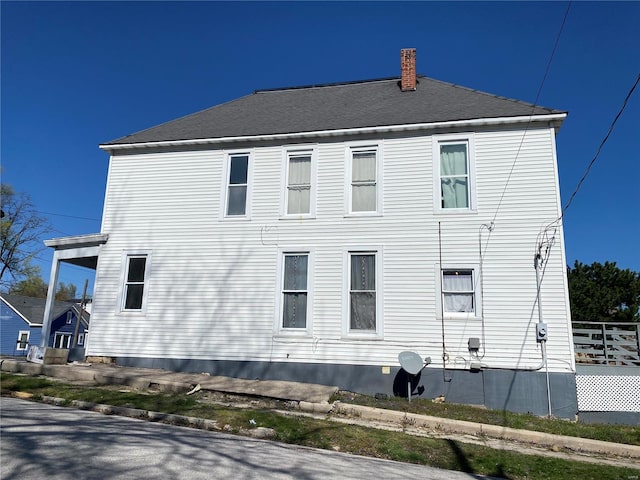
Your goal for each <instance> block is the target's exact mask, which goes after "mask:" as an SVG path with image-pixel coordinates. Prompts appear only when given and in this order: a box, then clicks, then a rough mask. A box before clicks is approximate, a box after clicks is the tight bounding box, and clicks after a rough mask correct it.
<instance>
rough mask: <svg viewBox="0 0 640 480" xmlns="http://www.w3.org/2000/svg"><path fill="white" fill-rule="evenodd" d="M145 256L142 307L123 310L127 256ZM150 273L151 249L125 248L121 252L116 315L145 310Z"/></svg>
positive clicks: (127, 267)
mask: <svg viewBox="0 0 640 480" xmlns="http://www.w3.org/2000/svg"><path fill="white" fill-rule="evenodd" d="M131 257H146V259H147V261H146V263H145V268H144V290H143V292H142V308H140V309H139V310H125V308H124V302H125V283H126V280H127V272H128V269H129V262H128V260H129V258H131ZM150 273H151V250H125V251H123V252H122V261H121V265H120V287H119V290H118V304H117V305H118V306H117V309H116V314H118V315H144V314H145V313H146V311H147V299H148V298H149V278H151V276H150Z"/></svg>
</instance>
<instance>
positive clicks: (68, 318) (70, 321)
mask: <svg viewBox="0 0 640 480" xmlns="http://www.w3.org/2000/svg"><path fill="white" fill-rule="evenodd" d="M72 323H73V313H72V312H67V325H71V324H72Z"/></svg>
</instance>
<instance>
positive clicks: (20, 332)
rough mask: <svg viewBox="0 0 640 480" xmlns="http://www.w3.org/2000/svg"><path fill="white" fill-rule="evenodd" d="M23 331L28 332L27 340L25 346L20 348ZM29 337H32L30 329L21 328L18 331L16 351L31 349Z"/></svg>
mask: <svg viewBox="0 0 640 480" xmlns="http://www.w3.org/2000/svg"><path fill="white" fill-rule="evenodd" d="M23 333H26V334H27V342H26V344H25V347H24V348H20V338H21V337H22V334H23ZM29 337H31V332H30V331H29V330H20V331H19V332H18V338H17V339H16V351H18V352H24V351H25V350H28V349H29Z"/></svg>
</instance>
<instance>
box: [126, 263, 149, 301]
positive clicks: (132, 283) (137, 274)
mask: <svg viewBox="0 0 640 480" xmlns="http://www.w3.org/2000/svg"><path fill="white" fill-rule="evenodd" d="M126 268H127V271H126V275H125V284H124V294H123V305H122V309H123V310H142V304H143V299H144V292H145V288H144V284H145V278H146V268H147V256H146V255H136V256H133V255H131V256H128V257H127V264H126Z"/></svg>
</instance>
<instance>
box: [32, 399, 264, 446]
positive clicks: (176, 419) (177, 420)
mask: <svg viewBox="0 0 640 480" xmlns="http://www.w3.org/2000/svg"><path fill="white" fill-rule="evenodd" d="M42 402H43V403H49V404H52V405H57V406H62V405H64V404H65V403H66V402H67V401H66V399H64V398H58V397H49V396H46V395H45V396H43V397H42ZM68 406H70V407H73V408H77V409H79V410H88V411H91V412H96V413H101V414H103V415H119V416H121V417H129V418H138V419H141V420H149V421H152V422H160V423H168V424H171V425H182V426H185V427H191V428H198V429H200V430H215V431H221V430H223V428H222V427H220V426H219V424H218V422H217V421H216V420H209V419H205V418H198V417H188V416H185V415H175V414H172V413H162V412H154V411H151V410H143V409H140V408H130V407H119V406H115V405H107V404H104V403H93V402H85V401H82V400H71V401H70V402H69V404H68ZM256 430H257V429H256ZM252 436H253V435H252ZM256 438H264V432H262V431H260V432H258V433H257V435H256Z"/></svg>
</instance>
